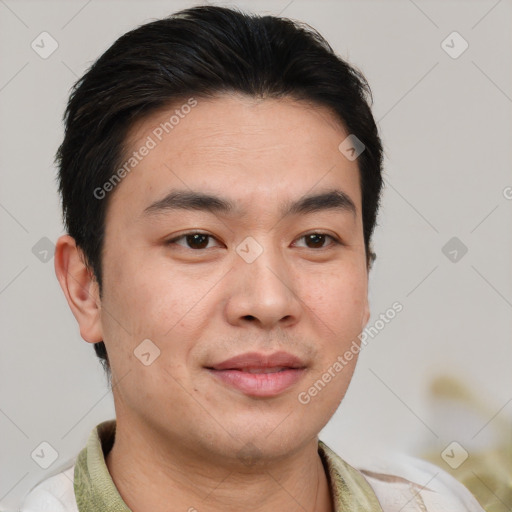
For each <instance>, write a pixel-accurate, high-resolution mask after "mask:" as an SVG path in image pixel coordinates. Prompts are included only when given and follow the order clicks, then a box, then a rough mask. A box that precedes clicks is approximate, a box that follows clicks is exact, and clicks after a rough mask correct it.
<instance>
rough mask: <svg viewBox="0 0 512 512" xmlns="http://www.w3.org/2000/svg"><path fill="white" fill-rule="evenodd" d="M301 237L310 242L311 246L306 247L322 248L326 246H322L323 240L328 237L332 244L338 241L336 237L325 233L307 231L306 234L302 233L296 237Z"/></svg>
mask: <svg viewBox="0 0 512 512" xmlns="http://www.w3.org/2000/svg"><path fill="white" fill-rule="evenodd" d="M302 238H304V239H305V240H306V244H308V243H311V244H312V245H313V247H311V246H307V248H308V249H322V248H324V247H328V246H324V242H325V241H326V239H327V238H330V239H331V240H332V241H333V243H334V244H339V243H340V242H338V240H336V238H334V237H333V236H331V235H328V234H327V233H309V234H307V235H302V236H301V237H300V238H298V240H301V239H302ZM330 245H332V244H330Z"/></svg>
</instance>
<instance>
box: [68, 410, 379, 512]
mask: <svg viewBox="0 0 512 512" xmlns="http://www.w3.org/2000/svg"><path fill="white" fill-rule="evenodd" d="M115 432H116V420H108V421H104V422H103V423H100V424H99V425H98V426H97V427H95V428H94V429H93V430H92V432H91V434H90V436H89V439H88V441H87V444H86V446H85V447H84V448H83V450H82V451H81V452H80V453H79V454H78V457H77V460H76V464H75V474H74V483H73V487H74V491H75V497H76V501H77V506H78V510H79V512H96V511H98V510H109V511H111V512H131V511H130V508H129V507H128V505H126V503H125V502H124V501H123V499H122V498H121V495H120V494H119V492H118V490H117V488H116V486H115V484H114V482H113V480H112V477H111V476H110V473H109V472H108V468H107V464H106V462H105V455H106V454H107V453H108V452H109V451H110V449H111V448H112V446H113V444H114V438H115ZM318 453H319V455H320V458H321V459H322V462H323V464H324V467H325V469H326V475H327V479H328V481H329V488H330V491H331V495H332V498H333V503H334V511H335V512H342V511H346V510H350V511H351V512H382V508H381V506H380V504H379V501H378V500H377V497H376V496H375V493H374V492H373V490H372V488H371V486H370V484H369V483H368V482H367V481H366V480H365V478H364V477H363V475H362V474H361V473H360V472H359V471H357V470H356V469H354V468H353V467H351V466H350V465H349V464H347V463H346V462H345V461H344V460H343V459H341V457H339V456H338V455H337V454H336V453H334V452H333V451H332V450H331V449H330V448H329V447H328V446H327V445H326V444H324V443H323V442H322V441H318Z"/></svg>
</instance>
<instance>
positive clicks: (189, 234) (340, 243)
mask: <svg viewBox="0 0 512 512" xmlns="http://www.w3.org/2000/svg"><path fill="white" fill-rule="evenodd" d="M191 235H204V236H206V237H208V238H213V239H215V240H217V239H216V238H215V237H214V236H213V235H210V234H209V233H203V232H201V231H189V232H187V233H183V234H181V235H180V236H177V237H175V238H172V239H171V240H167V241H166V242H165V243H166V245H172V244H175V243H176V242H177V241H178V240H181V239H182V238H186V237H187V236H191ZM310 235H320V236H325V237H327V238H330V239H331V240H332V242H331V244H329V245H327V246H324V247H319V248H317V249H314V248H313V249H311V248H310V247H305V249H311V250H313V251H314V250H317V251H318V250H322V249H328V248H330V247H331V246H335V245H343V243H342V242H341V241H340V240H338V239H337V238H336V237H334V236H333V235H329V234H328V233H323V232H320V231H312V232H311V233H306V234H305V235H302V236H300V237H299V238H298V239H297V240H300V239H302V238H305V237H307V236H310ZM217 241H218V240H217ZM180 247H183V246H180ZM183 248H184V249H190V250H191V251H197V252H200V251H204V250H205V249H192V248H190V247H183Z"/></svg>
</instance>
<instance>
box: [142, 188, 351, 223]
mask: <svg viewBox="0 0 512 512" xmlns="http://www.w3.org/2000/svg"><path fill="white" fill-rule="evenodd" d="M176 210H197V211H205V212H210V213H212V214H224V215H230V216H239V217H243V216H244V215H246V212H245V211H244V210H241V209H240V208H239V207H238V206H237V205H236V204H235V203H234V202H233V201H231V200H229V199H227V198H223V197H219V196H214V195H210V194H206V193H202V192H195V191H188V190H174V191H172V192H170V193H169V194H167V195H166V196H165V197H164V198H163V199H160V200H158V201H155V202H154V203H152V204H151V205H149V206H148V207H147V208H146V209H145V210H144V214H143V215H144V216H152V215H155V214H160V213H166V212H168V211H176ZM328 210H331V211H332V210H334V211H339V212H343V213H352V214H353V215H354V216H355V215H356V213H357V209H356V205H355V204H354V201H352V199H351V198H350V196H349V195H348V194H346V193H345V192H343V191H342V190H339V189H331V190H327V191H324V192H321V193H319V194H314V195H307V196H304V197H301V198H300V199H298V200H297V201H287V202H285V203H284V204H283V206H282V208H281V212H280V213H281V216H282V217H288V216H291V215H305V214H310V213H315V212H321V211H328Z"/></svg>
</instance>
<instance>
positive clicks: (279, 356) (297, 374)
mask: <svg viewBox="0 0 512 512" xmlns="http://www.w3.org/2000/svg"><path fill="white" fill-rule="evenodd" d="M205 369H206V370H208V372H209V373H210V374H211V375H212V376H213V377H214V378H215V379H217V380H218V381H220V382H221V383H222V384H223V385H225V386H227V387H229V388H234V389H236V390H238V391H240V392H242V393H243V394H245V395H248V396H252V397H260V398H263V397H273V396H277V395H279V394H281V393H283V392H284V391H286V390H287V389H289V388H290V387H292V386H293V385H294V384H296V383H297V382H298V381H299V380H300V379H301V378H302V377H303V375H304V373H305V372H306V364H305V363H304V362H303V361H301V360H300V359H299V358H298V357H296V356H294V355H292V354H288V353H286V352H275V353H274V354H269V355H265V354H259V353H256V352H250V353H246V354H241V355H239V356H236V357H233V358H230V359H227V360H225V361H223V362H221V363H218V364H215V365H213V366H209V367H205Z"/></svg>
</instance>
